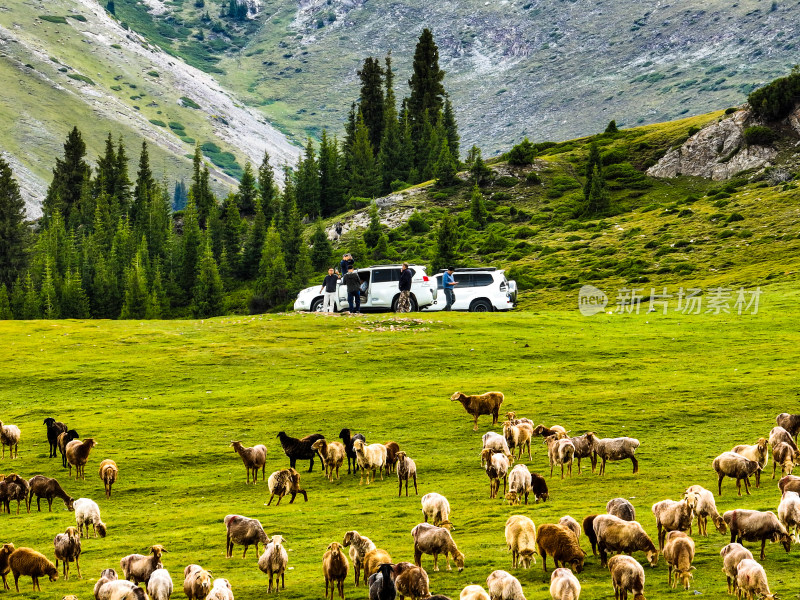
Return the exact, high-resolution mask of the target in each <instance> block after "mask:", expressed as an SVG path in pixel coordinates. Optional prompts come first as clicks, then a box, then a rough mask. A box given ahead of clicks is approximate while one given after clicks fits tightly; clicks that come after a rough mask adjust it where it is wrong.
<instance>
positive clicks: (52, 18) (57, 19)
mask: <svg viewBox="0 0 800 600" xmlns="http://www.w3.org/2000/svg"><path fill="white" fill-rule="evenodd" d="M39 18H40V19H41V20H42V21H47V22H48V23H58V24H59V25H66V24H67V18H66V17H62V16H58V15H39Z"/></svg>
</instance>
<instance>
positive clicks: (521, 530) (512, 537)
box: [505, 515, 536, 569]
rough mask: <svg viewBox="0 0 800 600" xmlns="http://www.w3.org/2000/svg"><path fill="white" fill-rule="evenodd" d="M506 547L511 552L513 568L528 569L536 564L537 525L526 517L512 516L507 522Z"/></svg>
mask: <svg viewBox="0 0 800 600" xmlns="http://www.w3.org/2000/svg"><path fill="white" fill-rule="evenodd" d="M505 536H506V546H507V547H508V550H509V552H511V567H512V568H514V569H516V568H517V567H518V566H521V567H522V568H523V569H528V568H530V566H531V559H533V564H536V525H534V523H533V521H531V519H530V518H529V517H526V516H524V515H511V516H510V517H508V520H507V521H506V529H505Z"/></svg>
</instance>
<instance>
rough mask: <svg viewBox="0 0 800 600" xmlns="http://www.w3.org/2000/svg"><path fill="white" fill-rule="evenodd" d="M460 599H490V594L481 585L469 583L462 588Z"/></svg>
mask: <svg viewBox="0 0 800 600" xmlns="http://www.w3.org/2000/svg"><path fill="white" fill-rule="evenodd" d="M458 600H489V594H487V593H486V590H484V589H483V588H482V587H481V586H479V585H468V586H467V587H465V588H464V589H463V590H461V593H460V594H459V595H458Z"/></svg>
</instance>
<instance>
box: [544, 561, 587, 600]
mask: <svg viewBox="0 0 800 600" xmlns="http://www.w3.org/2000/svg"><path fill="white" fill-rule="evenodd" d="M580 596H581V584H580V582H579V581H578V578H577V577H575V575H574V574H573V573H572V571H570V570H569V569H564V568H563V567H562V568H559V569H555V570H554V571H553V574H552V575H550V597H551V598H552V599H553V600H578V598H580Z"/></svg>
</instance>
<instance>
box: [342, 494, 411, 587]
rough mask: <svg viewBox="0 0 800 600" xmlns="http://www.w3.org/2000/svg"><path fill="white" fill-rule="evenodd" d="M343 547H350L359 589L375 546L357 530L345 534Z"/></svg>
mask: <svg viewBox="0 0 800 600" xmlns="http://www.w3.org/2000/svg"><path fill="white" fill-rule="evenodd" d="M424 499H425V498H424V497H423V500H424ZM342 546H344V547H345V548H346V547H347V546H350V550H349V552H348V554H350V560H351V561H352V563H353V570H354V571H355V575H356V587H358V585H359V583H360V581H359V578H360V575H361V569H362V567H363V566H364V557H365V556H366V555H367V553H369V552H371V551H372V550H375V544H374V543H373V541H372V540H371V539H369V538H368V537H367V536H364V535H361V534H360V533H358V532H357V531H355V530H351V531H348V532H347V533H345V534H344V540H342Z"/></svg>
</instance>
